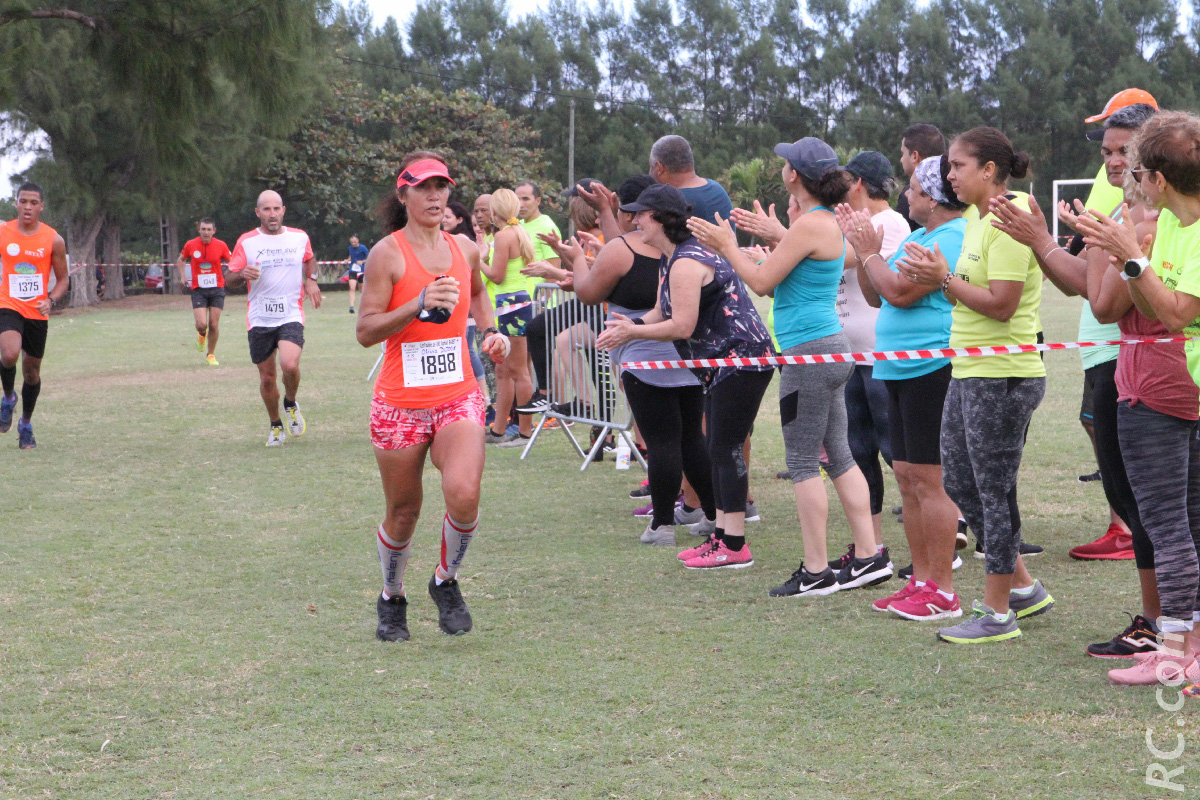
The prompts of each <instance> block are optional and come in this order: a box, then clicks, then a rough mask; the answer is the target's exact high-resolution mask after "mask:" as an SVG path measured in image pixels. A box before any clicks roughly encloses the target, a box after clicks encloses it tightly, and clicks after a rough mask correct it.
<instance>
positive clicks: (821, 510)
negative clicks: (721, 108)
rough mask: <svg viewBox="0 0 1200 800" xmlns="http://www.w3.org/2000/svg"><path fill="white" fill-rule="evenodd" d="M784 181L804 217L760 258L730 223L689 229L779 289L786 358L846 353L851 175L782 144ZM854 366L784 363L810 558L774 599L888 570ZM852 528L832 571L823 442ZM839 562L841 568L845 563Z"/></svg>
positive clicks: (878, 576)
mask: <svg viewBox="0 0 1200 800" xmlns="http://www.w3.org/2000/svg"><path fill="white" fill-rule="evenodd" d="M775 153H776V155H779V156H782V157H783V158H784V165H783V185H784V187H786V188H787V190H788V192H789V193H790V194H791V195H792V197H794V198H795V200H796V203H797V205H798V206H799V207H800V210H801V212H803V213H802V215H801V216H800V218H799V219H797V220H796V222H795V224H794V225H792V227H791V228H789V229H788V231H787V233H786V234H784V236H783V239H782V240H781V241H780V242H779V244H778V246H776V248H775V249H774V250H773V251H772V252H771V254H770V255H769V256H767V258H766V260H765V261H763V262H762V264H761V265H760V264H755V263H754V262H753V261H752V260H751V259H750V258H749V257H748V256H746V254H745V253H743V252H741V250H740V249H739V248H738V244H737V238H736V237H735V236H734V234H733V229H732V228H730V227H729V225H728V223H726V222H724V221H722V223H721V224H720V225H713V224H712V223H710V222H706V221H703V220H700V219H698V218H696V217H693V218H692V219H691V220H690V221H689V222H688V226H689V227H690V228H691V229H692V233H694V234H695V235H696V238H698V239H699V240H700V241H701V242H702V243H703V244H705V245H707V246H708V247H710V248H712V249H714V250H716V251H717V252H719V253H720V254H721V255H722V256H724V257H725V258H726V259H727V260H728V261H729V262H730V263H731V264H732V265H733V267H734V269H735V270H736V271H737V274H738V276H739V277H741V279H742V280H743V281H744V282H745V283H746V285H747V286H748V287H750V289H751V290H752V291H754V292H756V293H758V294H760V295H766V294H771V293H774V295H775V336H776V338H777V339H778V340H779V347H780V349H781V350H782V351H783V353H784V355H808V354H815V353H842V352H846V350H847V349H848V347H849V345H848V343H847V342H846V337H845V336H844V335H843V333H842V325H841V322H840V321H839V320H838V317H837V307H836V302H837V288H838V284H839V282H840V281H841V280H842V270H843V265H844V263H845V254H846V245H845V240H843V239H842V232H841V229H840V228H838V224H837V220H836V219H835V218H834V215H833V212H832V211H830V209H831V208H833V207H835V206H836V205H837V204H838V203H840V202H842V201H843V200H844V199H845V196H846V191H847V190H848V188H849V181H848V180H847V178H846V175H845V173H843V172H842V171H841V170H839V169H838V160H837V155H836V154H835V153H834V152H833V148H831V147H830V146H829V145H827V144H826V143H825V142H822V141H821V140H820V139H814V138H811V137H809V138H805V139H801V140H800V141H798V142H795V143H792V144H786V143H785V144H780V145H777V146H776V148H775ZM853 369H854V365H853V364H852V363H845V364H814V365H803V366H784V367H782V368H781V370H780V385H779V413H780V421H781V422H782V424H783V444H784V450H785V451H786V454H787V465H788V471H789V472H791V475H792V484H793V487H794V491H795V495H796V510H797V513H798V515H799V517H800V532H801V534H802V535H803V537H804V560H803V561H802V562H801V564H800V567H799V568H798V569H796V571H795V572H793V573H792V575H791V577H790V578H788V579H787V580H786V581H784V583H783V584H782V585H781V586H778V587H776V588H774V589H772V590H771V591H770V595H771V596H772V597H795V596H797V595H826V594H832V593H833V592H836V591H839V590H841V589H852V588H856V587H859V586H869V585H872V584H875V583H880V582H882V581H885V580H887V579H888V578H890V577H891V576H892V569H891V563H890V562H889V561H888V558H887V550H881V551H879V552H876V546H875V533H874V528H873V527H872V525H871V507H870V497H869V494H868V491H867V481H866V478H864V477H863V474H862V471H861V470H860V469H859V468H858V465H857V464H855V462H854V457H853V456H852V455H851V453H850V445H849V443H848V442H847V438H846V399H845V395H844V387H845V385H846V380H847V379H848V378H849V377H850V373H851V371H852V370H853ZM822 445H824V446H825V451H826V453H827V454H828V457H829V464H828V466H826V468H825V470H826V472H827V473H828V475H829V477H830V478H831V479H832V480H833V485H834V487H835V488H836V489H837V493H838V498H839V499H840V500H841V502H842V507H843V508H844V509H845V510H846V517H847V519H848V520H849V521H850V530H851V532H852V533H853V535H854V545H855V554H856V555H857V556H860V557H859V558H853V559H851V560H850V561H849V562H848V563H846V564H845V565H844V566H843V568H842V569H841V570H840V571H839V572H837V573H835V572H834V570H833V569H832V568H831V566H830V562H829V555H828V549H827V547H826V541H825V531H826V522H827V519H828V516H829V502H828V500H827V496H826V494H825V484H824V481H823V480H822V478H821V463H820V459H821V446H822ZM839 566H841V565H839Z"/></svg>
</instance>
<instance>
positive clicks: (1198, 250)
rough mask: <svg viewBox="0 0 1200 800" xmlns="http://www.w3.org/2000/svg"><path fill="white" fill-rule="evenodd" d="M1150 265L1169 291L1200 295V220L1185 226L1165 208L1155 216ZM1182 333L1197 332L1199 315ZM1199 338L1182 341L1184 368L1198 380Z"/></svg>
mask: <svg viewBox="0 0 1200 800" xmlns="http://www.w3.org/2000/svg"><path fill="white" fill-rule="evenodd" d="M1150 268H1151V269H1153V270H1154V271H1155V272H1156V273H1158V277H1159V278H1161V279H1162V282H1163V285H1164V286H1166V287H1167V288H1168V289H1170V290H1171V291H1173V292H1184V293H1185V294H1190V295H1191V296H1192V297H1200V222H1193V223H1192V224H1191V225H1188V226H1187V227H1186V228H1184V227H1182V226H1181V225H1180V224H1179V218H1178V217H1176V216H1175V215H1174V214H1172V213H1171V212H1170V211H1168V210H1167V209H1165V208H1164V209H1163V210H1162V213H1161V214H1159V217H1158V231H1157V232H1156V233H1155V235H1154V251H1153V253H1152V254H1151V256H1150ZM1183 335H1184V336H1200V317H1197V318H1196V319H1194V320H1192V321H1191V324H1189V325H1188V326H1187V327H1186V328H1184V329H1183ZM1198 345H1200V342H1198V341H1196V340H1195V339H1192V340H1190V341H1187V342H1184V345H1183V351H1184V353H1186V354H1187V366H1188V372H1190V373H1191V374H1192V380H1194V381H1195V382H1196V383H1197V384H1200V346H1198Z"/></svg>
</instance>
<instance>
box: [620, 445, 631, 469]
mask: <svg viewBox="0 0 1200 800" xmlns="http://www.w3.org/2000/svg"><path fill="white" fill-rule="evenodd" d="M630 455H631V453H630V450H629V443H628V442H626V441H625V438H624V437H621V438H620V439H619V444H618V445H617V469H629V456H630Z"/></svg>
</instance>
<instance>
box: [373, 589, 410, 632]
mask: <svg viewBox="0 0 1200 800" xmlns="http://www.w3.org/2000/svg"><path fill="white" fill-rule="evenodd" d="M375 613H376V614H378V615H379V627H377V628H376V629H375V638H376V639H378V640H379V641H381V642H407V641H408V600H406V599H405V598H404V597H403V596H398V597H393V598H391V599H390V600H384V599H383V595H382V594H381V595H379V597H378V599H376V601H375Z"/></svg>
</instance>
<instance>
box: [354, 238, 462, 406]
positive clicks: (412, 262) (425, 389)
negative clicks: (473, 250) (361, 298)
mask: <svg viewBox="0 0 1200 800" xmlns="http://www.w3.org/2000/svg"><path fill="white" fill-rule="evenodd" d="M442 237H443V238H444V239H445V240H446V244H448V245H449V246H450V259H451V260H450V269H449V270H447V271H446V272H445V273H444V274H446V275H449V276H450V277H451V278H454V279H455V280H457V281H458V288H459V296H458V305H456V306H455V307H454V311H453V313H451V314H450V319H449V320H447V321H446V322H443V323H441V324H436V323H432V322H421V321H420V320H413V321H412V322H410V323H408V325H406V326H404V328H403V329H402V330H401V331H400V332H399V333H396V334H393V335H392V336H391V337H390V338H389V339H388V340H387V346H386V349H385V355H384V357H383V369H381V370H380V372H379V378H378V379H377V380H376V381H375V396H376V397H378V398H379V399H380V400H382V401H383V402H385V403H387V404H388V405H390V406H395V407H397V408H436V407H437V406H441V405H445V404H446V403H449V402H452V401H454V400H457V399H459V398H460V397H465V396H466V395H467V394H469V393H471V392H472V391H474V390H475V389H476V388H478V384H477V383H476V381H475V373H474V371H472V369H471V357H470V354H469V352H468V350H467V341H466V339H465V338H464V337H465V334H466V332H467V312H468V307H469V306H470V297H471V270H470V268H469V267H468V266H467V259H466V258H465V257H463V254H462V250H460V249H459V247H458V243H457V242H456V241H454V237H453V236H451V235H450V234H448V233H445V232H444V231H443V232H442ZM392 238H393V239H395V241H396V244H397V245H399V247H400V253H401V255H403V256H404V277H403V278H401V279H400V282H399V283H397V284H396V285H395V286H394V287H393V288H392V297H391V299H390V300H388V305H387V310H388V311H394V310H395V309H397V308H399V307H400V306H402V305H404V304H405V303H407V302H408V301H409V300H412V299H413V298H414V297H416V296H417V295H419V294H420V293H421V290H422V289H424V288H425V287H426V286H428V285H429V284H430V283H433V280H434V278H436V277H437V275H432V274H430V273H429V271H428V270H426V269H425V267H423V266H422V265H421V262H420V261H419V260H417V255H416V253H414V252H413V249H412V246H411V245H409V243H408V239H407V238H405V236H404V232H403V231H396V232H395V233H393V234H392Z"/></svg>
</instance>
